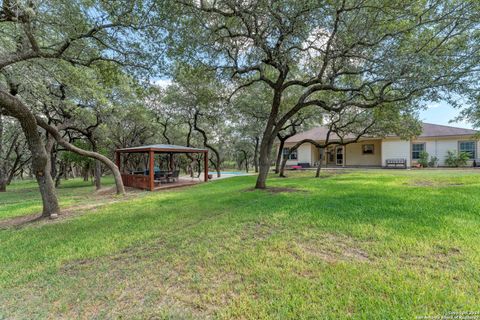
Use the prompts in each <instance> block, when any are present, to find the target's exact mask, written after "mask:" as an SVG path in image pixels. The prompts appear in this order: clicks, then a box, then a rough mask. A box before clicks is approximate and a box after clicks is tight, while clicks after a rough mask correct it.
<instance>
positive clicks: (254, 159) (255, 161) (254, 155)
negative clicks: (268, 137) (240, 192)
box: [253, 137, 260, 173]
mask: <svg viewBox="0 0 480 320" xmlns="http://www.w3.org/2000/svg"><path fill="white" fill-rule="evenodd" d="M259 145H260V138H259V137H255V149H254V150H253V165H254V167H255V173H258V147H259Z"/></svg>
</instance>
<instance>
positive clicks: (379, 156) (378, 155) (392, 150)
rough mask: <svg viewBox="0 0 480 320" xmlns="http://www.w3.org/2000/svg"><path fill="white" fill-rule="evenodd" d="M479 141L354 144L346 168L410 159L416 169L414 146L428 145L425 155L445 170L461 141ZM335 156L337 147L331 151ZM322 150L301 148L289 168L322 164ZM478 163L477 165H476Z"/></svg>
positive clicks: (479, 150)
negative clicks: (366, 149) (369, 148)
mask: <svg viewBox="0 0 480 320" xmlns="http://www.w3.org/2000/svg"><path fill="white" fill-rule="evenodd" d="M472 140H476V139H473V138H469V137H462V136H457V137H446V138H428V139H413V140H401V139H399V138H386V139H383V140H364V141H360V142H358V143H352V144H349V145H347V146H346V149H345V151H344V161H345V165H346V166H385V160H386V159H392V158H403V159H407V167H410V166H413V165H415V164H416V163H417V162H416V160H412V159H411V156H412V143H425V148H426V151H427V152H428V154H429V155H430V156H436V157H437V158H438V160H439V162H438V165H439V166H445V158H446V155H447V151H448V150H452V151H455V152H457V151H458V142H459V141H472ZM476 141H477V143H476V147H477V150H476V158H477V159H480V154H479V153H480V141H478V140H476ZM363 144H373V145H374V153H373V154H363V152H362V145H363ZM292 146H293V144H285V147H286V148H289V147H292ZM329 148H330V149H331V150H332V152H334V150H335V146H334V145H332V146H330V147H329ZM319 157H320V156H319V150H318V149H317V148H316V147H315V146H314V145H312V144H310V143H305V144H303V145H301V146H300V147H299V148H298V150H297V160H288V161H287V165H288V166H291V165H297V164H298V163H309V164H310V165H311V166H314V165H315V164H316V163H317V161H318V160H319ZM327 157H328V155H327V153H326V152H325V154H324V157H323V163H325V162H326V161H327V160H328V159H327ZM477 162H478V161H477ZM327 164H328V165H335V160H334V161H333V162H327ZM479 164H480V162H479ZM471 165H472V161H469V162H468V166H471Z"/></svg>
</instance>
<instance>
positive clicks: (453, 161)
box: [445, 150, 470, 167]
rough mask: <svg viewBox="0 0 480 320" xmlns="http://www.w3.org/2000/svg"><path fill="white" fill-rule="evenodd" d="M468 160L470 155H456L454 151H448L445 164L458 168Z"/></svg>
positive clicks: (464, 153) (462, 153) (461, 153)
mask: <svg viewBox="0 0 480 320" xmlns="http://www.w3.org/2000/svg"><path fill="white" fill-rule="evenodd" d="M468 159H470V155H469V154H468V153H466V152H460V153H456V152H455V151H452V150H448V151H447V157H446V158H445V163H446V164H447V166H449V167H460V166H465V165H466V164H467V161H468Z"/></svg>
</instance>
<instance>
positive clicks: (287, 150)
mask: <svg viewBox="0 0 480 320" xmlns="http://www.w3.org/2000/svg"><path fill="white" fill-rule="evenodd" d="M289 151H290V148H283V156H284V157H286V156H287V155H288V152H289ZM288 160H297V150H294V151H293V152H292V153H291V154H290V156H289V157H288Z"/></svg>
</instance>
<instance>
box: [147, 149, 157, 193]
mask: <svg viewBox="0 0 480 320" xmlns="http://www.w3.org/2000/svg"><path fill="white" fill-rule="evenodd" d="M149 154H150V157H149V158H150V159H149V160H150V163H149V164H150V166H149V167H150V168H149V171H148V175H149V183H150V191H153V189H154V187H155V181H154V178H155V172H154V170H155V168H154V164H155V152H153V151H150V152H149Z"/></svg>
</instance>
